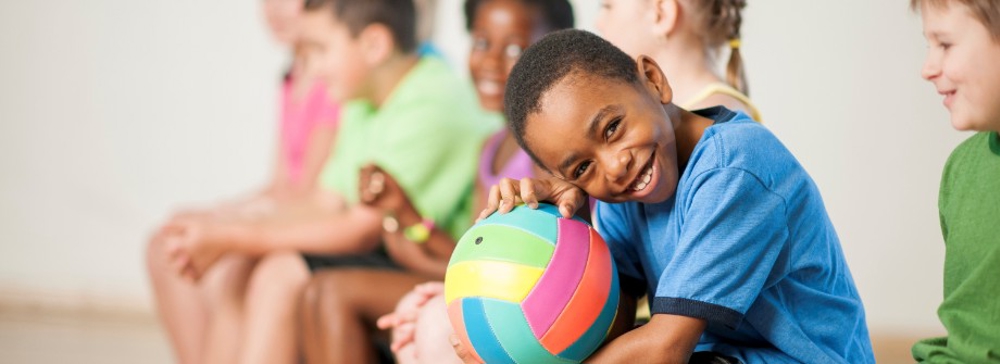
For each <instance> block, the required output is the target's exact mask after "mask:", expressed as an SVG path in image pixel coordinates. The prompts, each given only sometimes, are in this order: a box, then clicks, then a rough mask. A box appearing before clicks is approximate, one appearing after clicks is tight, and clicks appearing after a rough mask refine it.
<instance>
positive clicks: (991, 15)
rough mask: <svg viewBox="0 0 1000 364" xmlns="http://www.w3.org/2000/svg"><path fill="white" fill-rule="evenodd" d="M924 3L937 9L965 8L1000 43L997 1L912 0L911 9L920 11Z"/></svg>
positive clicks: (999, 8) (999, 20) (999, 13)
mask: <svg viewBox="0 0 1000 364" xmlns="http://www.w3.org/2000/svg"><path fill="white" fill-rule="evenodd" d="M924 3H927V4H928V5H931V6H935V7H942V6H948V5H951V4H952V3H958V4H961V5H963V6H965V8H966V9H968V10H969V12H970V13H971V14H972V16H973V17H974V18H976V20H979V22H980V23H982V24H983V26H984V27H986V30H987V31H989V32H990V34H991V35H993V40H994V41H1000V2H998V1H996V0H910V8H911V9H913V10H915V11H919V10H920V6H921V5H922V4H924Z"/></svg>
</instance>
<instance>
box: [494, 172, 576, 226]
mask: <svg viewBox="0 0 1000 364" xmlns="http://www.w3.org/2000/svg"><path fill="white" fill-rule="evenodd" d="M539 201H548V202H552V203H554V204H555V205H556V206H559V213H561V214H562V215H563V217H565V218H570V217H572V216H573V213H575V212H576V210H577V209H579V208H580V207H581V206H583V205H584V203H586V202H587V194H586V193H585V192H583V190H581V189H580V188H579V187H576V186H574V185H572V184H570V183H569V182H566V181H563V180H561V179H558V178H555V177H549V178H544V179H541V178H523V179H521V180H520V181H517V180H513V179H510V178H504V179H502V180H500V184H498V185H495V186H493V187H490V195H489V197H488V198H487V200H486V209H484V210H483V211H482V212H481V213H480V214H479V218H478V219H477V221H478V220H482V219H485V218H486V217H488V216H490V214H492V213H494V212H500V213H502V214H505V213H508V212H510V210H513V209H514V206H516V205H517V204H519V203H522V202H523V203H525V204H527V205H528V207H531V208H533V209H535V208H538V202H539Z"/></svg>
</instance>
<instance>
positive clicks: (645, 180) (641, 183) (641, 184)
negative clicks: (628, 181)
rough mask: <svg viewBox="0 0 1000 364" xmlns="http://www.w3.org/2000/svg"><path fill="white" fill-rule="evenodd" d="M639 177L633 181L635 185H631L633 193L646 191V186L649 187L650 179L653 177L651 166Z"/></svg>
mask: <svg viewBox="0 0 1000 364" xmlns="http://www.w3.org/2000/svg"><path fill="white" fill-rule="evenodd" d="M641 177H642V178H637V179H636V181H635V183H634V184H633V185H632V190H633V191H642V190H644V189H646V186H648V185H649V180H650V179H652V177H653V168H652V166H650V167H649V168H646V170H645V171H643V172H642V175H641Z"/></svg>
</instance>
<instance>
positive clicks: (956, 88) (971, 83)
mask: <svg viewBox="0 0 1000 364" xmlns="http://www.w3.org/2000/svg"><path fill="white" fill-rule="evenodd" d="M920 13H921V16H922V17H923V21H924V35H925V36H926V38H927V43H928V49H927V60H926V62H925V63H924V67H923V70H922V71H921V75H922V76H923V77H924V78H925V79H927V80H928V81H930V82H931V83H933V84H934V87H935V88H936V89H937V91H938V94H940V95H941V96H943V97H944V106H945V107H946V108H947V109H948V111H949V112H950V113H951V122H952V125H953V126H954V127H955V128H956V129H959V130H1000V103H998V102H996V101H995V100H996V98H997V95H1000V63H998V62H997V59H1000V41H998V40H997V39H994V38H993V37H992V36H991V35H990V33H989V31H988V30H987V29H986V27H985V26H983V24H982V23H981V22H979V21H978V20H976V18H975V17H973V16H972V14H971V12H970V11H969V10H968V9H967V8H966V7H965V5H962V4H958V3H946V4H930V2H929V1H925V2H924V4H923V6H922V9H921V12H920Z"/></svg>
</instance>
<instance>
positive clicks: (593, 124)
mask: <svg viewBox="0 0 1000 364" xmlns="http://www.w3.org/2000/svg"><path fill="white" fill-rule="evenodd" d="M619 109H621V106H620V105H606V106H604V107H603V108H601V109H600V110H598V111H597V114H594V117H593V118H591V119H590V124H588V126H587V130H589V133H590V134H589V135H594V134H596V133H597V126H598V125H600V124H601V120H604V118H606V117H607V116H608V114H610V113H612V112H614V111H618V110H619Z"/></svg>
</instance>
